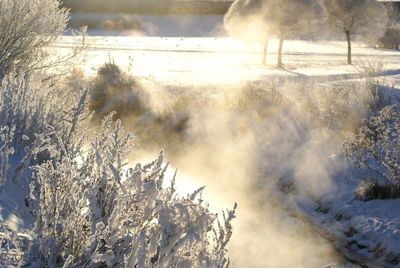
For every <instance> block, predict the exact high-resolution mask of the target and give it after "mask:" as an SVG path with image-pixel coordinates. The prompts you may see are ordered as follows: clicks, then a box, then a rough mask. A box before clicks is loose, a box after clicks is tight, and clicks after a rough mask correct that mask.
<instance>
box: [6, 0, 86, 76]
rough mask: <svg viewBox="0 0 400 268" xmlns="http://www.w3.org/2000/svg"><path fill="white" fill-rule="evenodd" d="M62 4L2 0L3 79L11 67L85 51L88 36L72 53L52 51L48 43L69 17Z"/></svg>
mask: <svg viewBox="0 0 400 268" xmlns="http://www.w3.org/2000/svg"><path fill="white" fill-rule="evenodd" d="M60 5H61V4H60V1H58V0H18V1H16V0H0V79H1V78H3V76H4V75H6V74H8V73H10V72H11V71H18V72H20V71H32V70H38V69H42V68H45V67H50V66H56V65H60V64H64V63H66V62H69V61H70V60H71V59H73V58H75V57H76V56H77V55H78V54H79V53H80V52H81V51H82V49H83V48H84V47H85V46H84V43H85V41H84V40H85V38H82V41H83V42H82V44H79V45H77V46H75V47H74V49H73V51H72V52H71V53H67V54H66V55H57V56H54V55H52V56H53V57H50V55H49V51H48V46H49V45H51V44H52V43H53V42H54V41H56V40H57V39H58V38H59V36H60V35H62V34H63V33H64V31H65V30H66V27H67V23H68V19H69V12H68V10H67V9H65V8H61V7H60ZM83 36H84V35H83ZM50 58H51V59H50Z"/></svg>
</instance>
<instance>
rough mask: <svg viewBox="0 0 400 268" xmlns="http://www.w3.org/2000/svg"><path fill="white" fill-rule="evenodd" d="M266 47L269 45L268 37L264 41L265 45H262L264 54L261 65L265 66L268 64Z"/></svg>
mask: <svg viewBox="0 0 400 268" xmlns="http://www.w3.org/2000/svg"><path fill="white" fill-rule="evenodd" d="M268 45H269V36H268V37H267V40H266V41H265V45H264V54H263V61H262V64H263V65H266V64H267V63H268Z"/></svg>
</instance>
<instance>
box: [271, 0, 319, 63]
mask: <svg viewBox="0 0 400 268" xmlns="http://www.w3.org/2000/svg"><path fill="white" fill-rule="evenodd" d="M269 8H270V10H269V12H268V13H269V16H270V23H271V27H272V30H273V32H274V33H275V34H276V35H277V36H278V39H279V49H278V63H277V66H278V67H279V68H281V67H283V62H282V54H283V43H284V41H285V40H286V39H287V38H289V37H296V36H298V35H299V34H300V33H302V32H305V31H306V29H307V28H308V27H307V26H311V25H312V24H313V22H314V20H315V18H316V14H317V12H316V10H317V8H318V2H316V1H312V0H297V1H292V0H279V1H274V2H273V4H271V5H269Z"/></svg>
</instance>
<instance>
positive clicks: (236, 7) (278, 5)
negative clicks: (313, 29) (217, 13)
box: [225, 0, 319, 67]
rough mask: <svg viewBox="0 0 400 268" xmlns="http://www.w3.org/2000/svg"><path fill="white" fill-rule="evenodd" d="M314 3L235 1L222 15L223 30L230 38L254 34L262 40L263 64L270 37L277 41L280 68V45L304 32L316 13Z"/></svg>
mask: <svg viewBox="0 0 400 268" xmlns="http://www.w3.org/2000/svg"><path fill="white" fill-rule="evenodd" d="M318 6H319V5H318V2H316V1H311V0H296V1H292V0H279V1H277V0H264V1H262V0H236V1H235V2H234V3H233V4H232V6H231V8H230V10H229V11H228V13H227V15H226V16H225V27H226V28H227V30H228V32H229V33H230V34H231V35H233V36H238V37H240V38H243V35H248V34H249V33H255V36H256V37H257V38H258V39H260V38H262V39H264V40H266V42H265V46H264V53H263V64H265V63H266V59H267V54H268V44H269V42H268V40H269V38H270V36H271V35H273V34H274V35H277V36H278V38H279V51H278V63H277V65H278V67H282V66H283V63H282V53H283V42H284V40H285V39H287V38H289V37H297V36H298V35H299V34H300V33H302V32H304V31H306V30H307V27H306V26H307V25H311V24H312V22H313V20H314V18H315V16H314V15H315V14H316V7H318Z"/></svg>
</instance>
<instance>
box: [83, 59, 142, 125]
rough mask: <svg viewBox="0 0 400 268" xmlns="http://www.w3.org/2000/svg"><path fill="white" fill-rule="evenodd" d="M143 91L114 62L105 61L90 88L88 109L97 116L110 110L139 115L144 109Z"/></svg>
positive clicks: (120, 114)
mask: <svg viewBox="0 0 400 268" xmlns="http://www.w3.org/2000/svg"><path fill="white" fill-rule="evenodd" d="M143 98H144V92H143V89H142V88H141V85H139V84H138V83H137V82H136V81H135V79H134V78H133V77H131V76H129V75H128V74H126V73H124V72H123V71H122V70H121V69H120V67H119V66H118V65H116V64H115V63H105V64H104V65H103V66H102V67H101V68H100V69H99V70H98V73H97V76H96V78H95V79H94V82H93V85H92V87H91V89H90V109H91V110H93V111H95V112H96V115H98V116H99V118H103V116H105V115H107V114H109V113H110V112H112V111H116V112H117V116H118V117H121V116H124V115H139V114H143V113H144V112H145V111H146V106H145V103H144V102H145V100H144V99H143Z"/></svg>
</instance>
